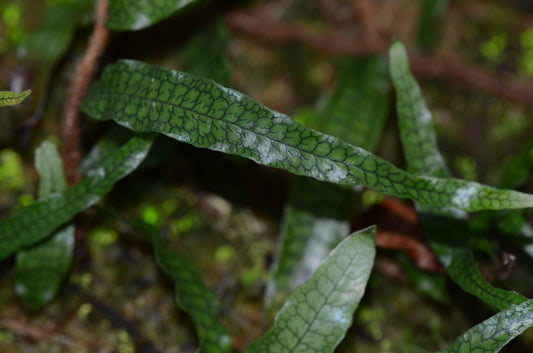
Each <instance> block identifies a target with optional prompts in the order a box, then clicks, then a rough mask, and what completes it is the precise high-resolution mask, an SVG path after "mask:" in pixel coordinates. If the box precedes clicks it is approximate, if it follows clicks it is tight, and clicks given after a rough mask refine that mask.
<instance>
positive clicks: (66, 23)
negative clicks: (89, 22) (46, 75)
mask: <svg viewBox="0 0 533 353" xmlns="http://www.w3.org/2000/svg"><path fill="white" fill-rule="evenodd" d="M93 7H94V1H93V0H77V1H66V2H61V3H56V4H51V5H49V7H48V9H47V11H46V13H45V16H44V18H43V20H42V22H41V25H40V26H39V28H38V29H37V30H36V31H34V32H31V33H29V34H28V35H27V36H26V38H25V40H24V42H23V43H22V48H21V49H20V52H21V53H22V54H23V55H24V56H25V57H27V58H29V59H30V60H32V61H34V62H36V63H39V64H43V65H48V64H52V63H54V62H55V61H57V60H58V59H59V58H60V57H61V56H62V55H63V54H64V53H65V51H66V50H67V48H68V46H69V45H70V42H71V40H72V36H73V34H74V29H75V28H76V26H77V25H79V24H81V23H83V22H84V19H87V18H90V15H91V14H92V10H93Z"/></svg>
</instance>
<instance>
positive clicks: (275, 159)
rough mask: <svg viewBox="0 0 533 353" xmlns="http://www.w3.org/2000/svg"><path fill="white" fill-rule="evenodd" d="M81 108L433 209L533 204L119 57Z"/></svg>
mask: <svg viewBox="0 0 533 353" xmlns="http://www.w3.org/2000/svg"><path fill="white" fill-rule="evenodd" d="M82 108H83V110H84V112H85V113H87V114H88V115H90V116H92V117H93V118H96V119H101V120H107V119H113V120H115V121H116V122H118V123H119V124H121V125H123V126H126V127H128V128H130V129H132V130H134V131H136V132H147V131H154V132H160V133H163V134H165V135H167V136H169V137H172V138H174V139H176V140H179V141H183V142H187V143H190V144H192V145H194V146H196V147H207V148H210V149H213V150H217V151H222V152H226V153H231V154H237V155H240V156H243V157H247V158H250V159H252V160H254V161H256V162H258V163H260V164H265V165H268V166H273V167H277V168H282V169H285V170H287V171H289V172H292V173H294V174H298V175H304V176H310V177H313V178H316V179H319V180H323V181H330V182H335V183H340V184H348V185H356V184H361V185H366V186H368V187H371V188H375V189H377V190H379V191H382V192H384V193H386V194H390V195H395V196H398V197H404V198H412V199H415V200H417V201H419V202H422V203H425V204H429V205H433V206H440V207H443V206H448V207H457V208H460V209H464V210H468V211H475V210H481V209H505V208H524V207H533V195H528V194H524V193H519V192H516V191H512V190H498V189H495V188H491V187H488V186H484V185H481V184H478V183H473V182H466V181H464V180H458V179H438V178H432V177H421V176H414V175H411V174H408V173H406V172H404V171H402V170H401V169H398V168H396V167H394V166H393V165H392V164H390V163H389V162H387V161H385V160H383V159H380V158H378V157H376V156H374V155H373V154H371V153H370V152H367V151H365V150H364V149H362V148H360V147H355V146H352V145H350V144H348V143H346V142H344V141H342V140H339V139H337V138H335V137H332V136H328V135H325V134H322V133H319V132H317V131H314V130H310V129H308V128H306V127H305V126H303V125H301V124H299V123H297V122H295V121H292V120H291V119H290V118H289V117H288V116H286V115H283V114H280V113H278V112H275V111H273V110H270V109H268V108H266V107H264V106H263V105H261V104H260V103H258V102H256V101H254V100H252V99H250V98H249V97H246V96H245V95H243V94H242V93H239V92H236V91H234V90H231V89H228V88H225V87H222V86H220V85H218V84H216V83H215V82H213V81H211V80H207V79H202V78H199V77H196V76H192V75H189V74H186V73H182V72H177V71H173V70H170V69H165V68H162V67H160V66H156V65H148V64H145V63H142V62H137V61H131V60H121V61H119V62H118V63H117V64H116V65H110V66H107V67H106V69H105V71H104V74H103V76H102V78H101V80H100V81H99V82H98V83H96V84H95V85H93V87H92V89H91V91H90V93H89V95H88V98H87V99H86V101H85V102H84V104H83V107H82Z"/></svg>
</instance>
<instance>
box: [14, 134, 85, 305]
mask: <svg viewBox="0 0 533 353" xmlns="http://www.w3.org/2000/svg"><path fill="white" fill-rule="evenodd" d="M35 164H36V168H37V171H38V172H39V174H40V176H41V181H40V184H39V192H38V196H39V198H44V197H46V196H48V195H50V194H53V193H55V192H62V191H63V190H65V189H66V188H67V179H66V177H65V172H64V170H63V162H62V160H61V157H60V156H59V152H58V151H57V148H56V147H55V145H54V144H53V143H51V142H48V141H44V142H43V143H42V144H41V146H40V147H38V148H37V150H36V151H35ZM74 230H75V229H74V226H73V225H67V226H65V227H63V228H62V229H60V230H59V231H57V232H56V233H54V234H53V235H52V236H51V237H50V238H49V239H46V240H45V241H44V242H43V243H39V244H37V245H35V246H33V247H31V248H28V249H24V250H20V251H19V252H18V253H17V261H16V271H17V278H16V281H15V292H16V293H17V294H19V295H20V297H21V298H22V300H24V302H26V304H28V305H29V306H31V307H33V308H38V307H41V306H43V305H44V304H46V303H48V302H49V301H50V300H52V298H53V297H54V296H55V294H56V293H57V290H58V289H59V285H60V284H61V281H62V280H63V278H64V276H65V275H66V274H67V272H68V271H69V269H70V264H71V262H72V251H73V249H74Z"/></svg>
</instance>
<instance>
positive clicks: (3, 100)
mask: <svg viewBox="0 0 533 353" xmlns="http://www.w3.org/2000/svg"><path fill="white" fill-rule="evenodd" d="M30 93H31V89H28V90H25V91H24V92H20V93H15V92H12V91H0V107H7V106H9V105H16V104H19V103H20V102H22V101H23V100H24V99H26V98H27V97H28V96H29V95H30Z"/></svg>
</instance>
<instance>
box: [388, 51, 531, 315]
mask: <svg viewBox="0 0 533 353" xmlns="http://www.w3.org/2000/svg"><path fill="white" fill-rule="evenodd" d="M390 61H391V62H390V71H391V76H392V80H393V83H394V86H395V88H396V95H397V111H398V116H399V119H400V120H399V127H400V135H401V140H402V143H403V145H404V154H405V160H406V162H407V166H408V170H409V171H410V172H413V173H416V174H420V175H438V176H440V177H447V176H449V173H448V170H447V168H446V165H445V163H444V159H443V158H442V156H441V154H440V152H439V149H438V146H437V138H436V135H435V131H434V129H433V118H432V116H431V112H430V111H429V109H428V108H427V106H426V103H425V101H424V98H423V96H422V93H421V91H420V87H419V86H418V84H417V83H416V81H415V79H414V77H413V76H412V74H411V72H410V69H409V61H408V58H407V53H406V51H405V48H404V46H403V44H401V43H400V42H395V43H393V45H392V46H391V49H390ZM417 208H418V210H419V214H420V217H421V221H422V224H423V226H424V230H425V233H426V235H427V237H428V238H429V241H430V244H431V246H432V248H433V250H434V251H435V252H436V254H437V256H438V257H439V259H440V260H441V262H442V263H443V264H444V266H446V268H447V271H448V274H449V275H450V277H451V278H452V280H453V281H454V282H455V283H457V284H458V285H459V286H460V287H461V288H462V289H464V290H465V291H467V292H469V293H471V294H473V295H475V296H477V297H478V298H480V299H481V300H483V301H485V302H486V303H488V304H490V305H493V306H495V307H496V308H499V309H503V308H508V307H510V306H511V305H513V304H516V303H521V302H523V301H524V300H525V298H524V297H522V296H521V295H519V294H517V293H514V292H508V291H504V290H501V289H498V288H495V287H493V286H492V285H490V284H489V283H488V282H486V281H485V279H484V278H483V277H482V276H481V273H480V272H479V270H478V268H477V266H476V264H475V261H474V257H473V256H472V253H471V251H470V247H469V239H470V229H469V227H468V223H467V221H468V215H467V214H466V213H465V212H462V211H460V210H457V209H453V208H445V209H443V208H436V207H428V206H424V205H417Z"/></svg>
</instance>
